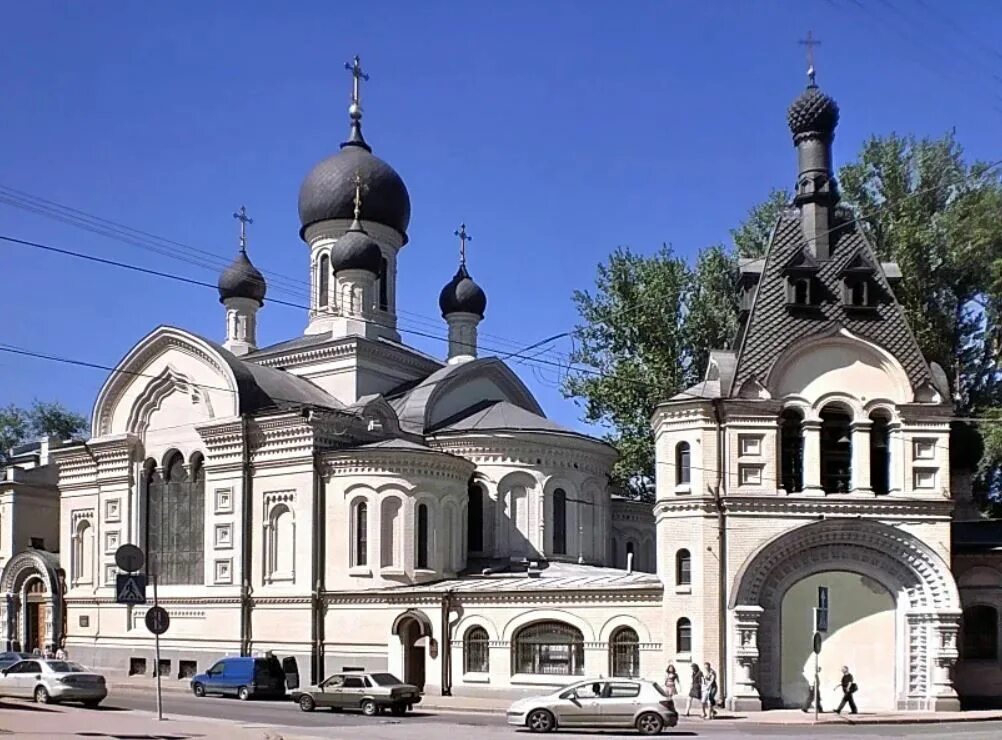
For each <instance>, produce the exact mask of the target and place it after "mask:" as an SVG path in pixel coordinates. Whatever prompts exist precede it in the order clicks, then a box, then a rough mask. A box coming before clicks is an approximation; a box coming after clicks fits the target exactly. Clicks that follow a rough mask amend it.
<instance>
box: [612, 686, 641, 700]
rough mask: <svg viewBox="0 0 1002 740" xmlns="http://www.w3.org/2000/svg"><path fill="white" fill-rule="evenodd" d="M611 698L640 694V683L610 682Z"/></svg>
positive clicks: (623, 697) (627, 697)
mask: <svg viewBox="0 0 1002 740" xmlns="http://www.w3.org/2000/svg"><path fill="white" fill-rule="evenodd" d="M608 696H609V698H610V699H629V698H632V697H634V696H640V684H636V683H611V684H609V693H608Z"/></svg>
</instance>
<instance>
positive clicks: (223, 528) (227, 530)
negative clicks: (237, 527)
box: [214, 524, 233, 550]
mask: <svg viewBox="0 0 1002 740" xmlns="http://www.w3.org/2000/svg"><path fill="white" fill-rule="evenodd" d="M214 531H215V545H216V548H217V549H219V550H228V549H229V548H231V547H233V525H232V524H217V525H216V528H215V530H214Z"/></svg>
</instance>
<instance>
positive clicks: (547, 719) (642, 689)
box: [507, 678, 678, 735]
mask: <svg viewBox="0 0 1002 740" xmlns="http://www.w3.org/2000/svg"><path fill="white" fill-rule="evenodd" d="M507 720H508V724H510V725H516V726H519V727H528V728H529V729H530V730H532V731H533V732H552V731H553V730H556V729H558V728H571V727H579V728H580V727H598V728H613V727H615V728H628V727H632V728H634V729H636V730H637V731H638V732H639V733H640V734H641V735H657V734H658V733H660V732H661V731H662V730H663V729H664V728H666V727H674V726H675V725H676V724H677V723H678V712H676V711H675V704H674V702H672V700H671V699H670V698H669V697H668V695H667V694H666V693H665V692H664V690H663V689H662V688H661V687H660V686H658V685H657V684H656V683H653V682H652V681H645V680H643V679H628V678H599V679H588V680H585V681H579V682H577V683H573V684H571V685H569V686H565V687H564V688H562V689H558V690H557V691H554V692H553V693H552V694H545V695H543V696H534V697H530V698H528V699H519V700H518V701H516V702H515V703H514V704H512V705H511V707H509V708H508V713H507Z"/></svg>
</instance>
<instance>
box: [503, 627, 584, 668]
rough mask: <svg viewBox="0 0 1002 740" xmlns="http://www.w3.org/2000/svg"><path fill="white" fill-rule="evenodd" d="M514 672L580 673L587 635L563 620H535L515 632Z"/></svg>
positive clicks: (513, 642) (513, 649)
mask: <svg viewBox="0 0 1002 740" xmlns="http://www.w3.org/2000/svg"><path fill="white" fill-rule="evenodd" d="M511 650H512V666H511V670H512V673H536V674H543V675H547V676H580V675H582V674H583V673H584V636H583V635H582V634H581V630H579V629H577V628H576V627H572V626H571V625H569V624H565V623H564V622H535V623H534V624H530V625H527V626H525V627H523V628H522V629H520V630H519V631H518V632H516V633H515V638H514V639H513V640H512V646H511Z"/></svg>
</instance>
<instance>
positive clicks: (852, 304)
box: [842, 278, 872, 308]
mask: <svg viewBox="0 0 1002 740" xmlns="http://www.w3.org/2000/svg"><path fill="white" fill-rule="evenodd" d="M870 294H871V290H870V283H869V281H868V280H861V279H859V278H851V279H846V281H845V282H844V283H843V284H842V303H843V304H845V306H846V308H870V307H871V305H872V301H871V300H870V299H871V295H870Z"/></svg>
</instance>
